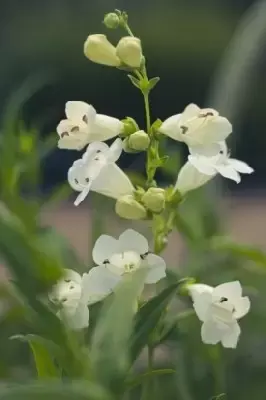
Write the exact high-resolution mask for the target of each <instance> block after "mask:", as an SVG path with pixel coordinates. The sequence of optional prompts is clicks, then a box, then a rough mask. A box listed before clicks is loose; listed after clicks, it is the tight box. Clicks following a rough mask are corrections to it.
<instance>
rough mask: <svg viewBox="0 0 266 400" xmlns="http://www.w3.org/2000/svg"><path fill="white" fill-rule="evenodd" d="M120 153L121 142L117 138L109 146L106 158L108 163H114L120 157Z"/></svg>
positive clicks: (121, 148)
mask: <svg viewBox="0 0 266 400" xmlns="http://www.w3.org/2000/svg"><path fill="white" fill-rule="evenodd" d="M122 151H123V141H122V140H121V139H119V138H118V139H116V140H115V141H114V142H113V143H112V144H111V146H110V149H109V152H108V156H107V158H108V162H110V163H115V162H116V161H117V160H118V159H119V157H120V156H121V153H122Z"/></svg>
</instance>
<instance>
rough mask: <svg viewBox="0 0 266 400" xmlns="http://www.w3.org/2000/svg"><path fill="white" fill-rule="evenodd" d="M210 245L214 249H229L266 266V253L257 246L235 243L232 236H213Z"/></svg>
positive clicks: (236, 254) (228, 250) (239, 255)
mask: <svg viewBox="0 0 266 400" xmlns="http://www.w3.org/2000/svg"><path fill="white" fill-rule="evenodd" d="M210 247H211V249H212V250H213V251H227V252H229V253H231V254H232V255H235V256H238V257H242V258H244V259H246V260H250V261H254V262H255V263H257V264H259V265H261V266H263V267H266V253H265V252H263V251H262V250H260V249H258V248H256V247H253V246H249V245H243V244H239V243H235V242H233V241H232V240H231V239H230V238H227V237H224V236H216V237H214V238H212V239H211V241H210Z"/></svg>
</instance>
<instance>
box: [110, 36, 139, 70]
mask: <svg viewBox="0 0 266 400" xmlns="http://www.w3.org/2000/svg"><path fill="white" fill-rule="evenodd" d="M116 54H117V56H118V57H119V58H120V60H121V61H122V62H123V63H124V64H126V65H128V66H129V67H131V68H139V67H140V65H141V61H142V49H141V41H140V40H139V39H138V38H136V37H131V36H126V37H123V38H122V39H121V40H120V41H119V43H118V45H117V47H116Z"/></svg>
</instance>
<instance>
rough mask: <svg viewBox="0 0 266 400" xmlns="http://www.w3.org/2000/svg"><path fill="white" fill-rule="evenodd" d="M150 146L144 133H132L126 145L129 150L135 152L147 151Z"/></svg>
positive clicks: (147, 136) (148, 139)
mask: <svg viewBox="0 0 266 400" xmlns="http://www.w3.org/2000/svg"><path fill="white" fill-rule="evenodd" d="M149 144H150V138H149V135H148V134H147V133H146V132H144V131H138V132H135V133H133V134H132V135H130V136H129V138H128V145H129V147H130V148H131V149H133V150H137V151H144V150H147V148H148V147H149Z"/></svg>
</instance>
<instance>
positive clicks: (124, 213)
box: [115, 194, 147, 220]
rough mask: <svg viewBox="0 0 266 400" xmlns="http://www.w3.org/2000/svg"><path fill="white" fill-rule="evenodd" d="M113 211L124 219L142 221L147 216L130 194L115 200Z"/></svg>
mask: <svg viewBox="0 0 266 400" xmlns="http://www.w3.org/2000/svg"><path fill="white" fill-rule="evenodd" d="M115 211H116V213H117V214H118V215H119V216H120V217H122V218H125V219H135V220H136V219H144V218H146V216H147V211H146V210H145V208H144V207H143V206H142V205H141V204H140V203H138V202H137V200H135V199H134V197H133V196H132V195H131V194H128V195H125V196H122V197H120V198H119V199H118V200H117V202H116V205H115Z"/></svg>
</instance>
